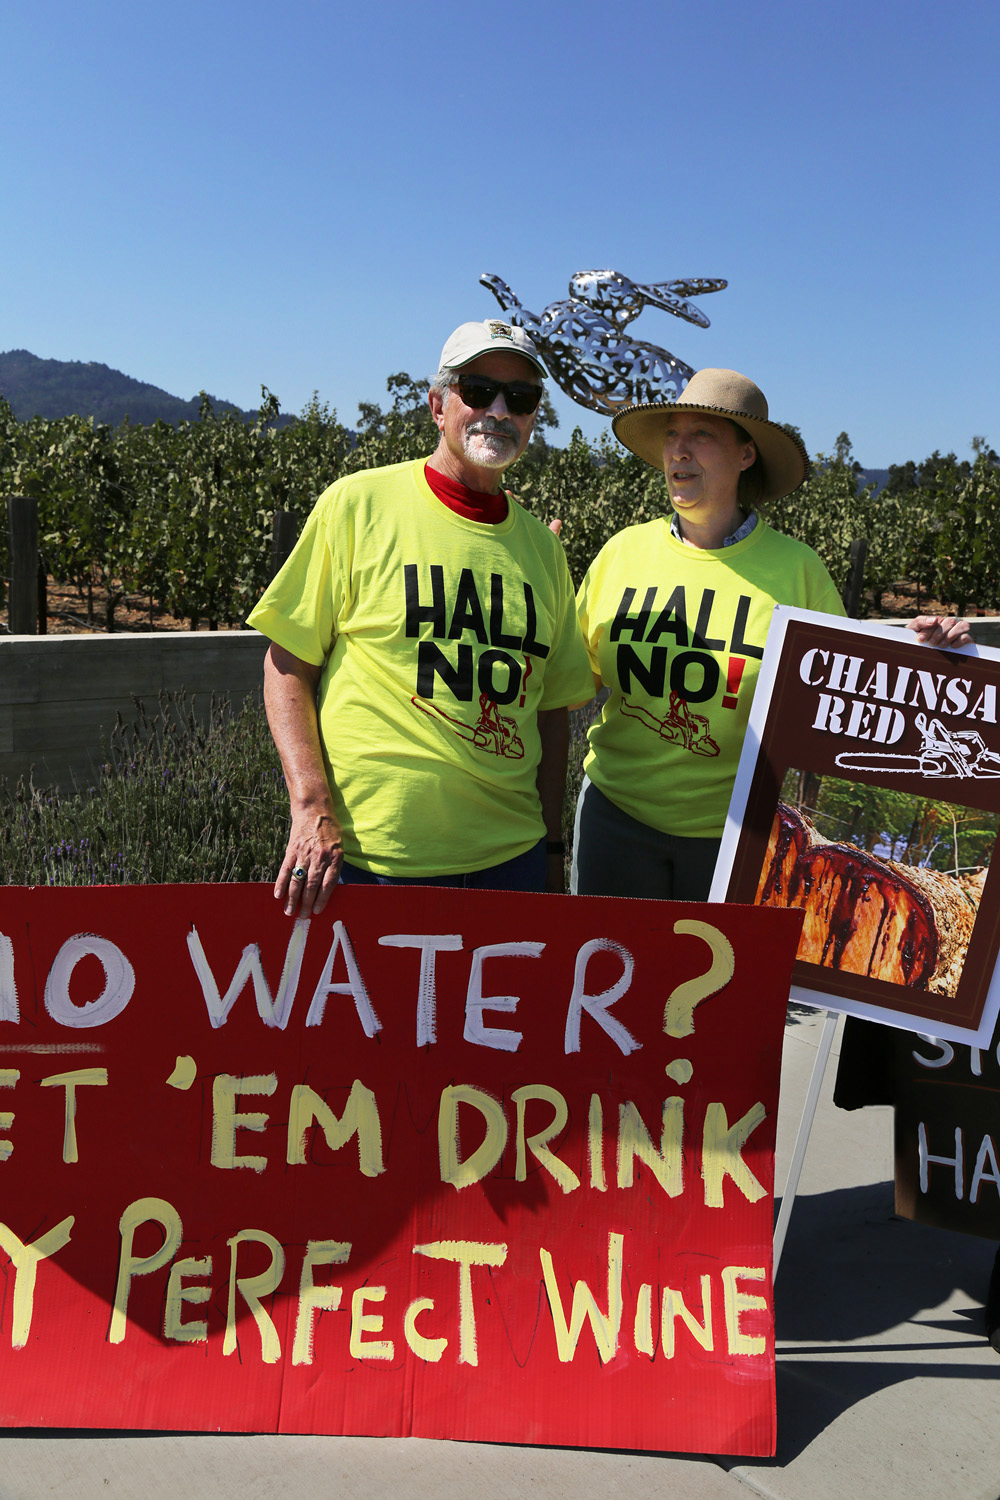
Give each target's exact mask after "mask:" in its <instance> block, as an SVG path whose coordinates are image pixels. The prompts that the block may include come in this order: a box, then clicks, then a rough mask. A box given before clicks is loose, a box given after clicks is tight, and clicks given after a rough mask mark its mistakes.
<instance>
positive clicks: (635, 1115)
mask: <svg viewBox="0 0 1000 1500" xmlns="http://www.w3.org/2000/svg"><path fill="white" fill-rule="evenodd" d="M683 1135H684V1100H683V1099H681V1098H680V1097H679V1096H677V1095H674V1096H673V1097H672V1098H670V1099H664V1101H663V1116H662V1121H661V1125H660V1148H659V1150H657V1149H656V1147H655V1146H654V1145H653V1142H652V1140H651V1138H650V1134H649V1131H648V1130H647V1129H646V1124H645V1121H644V1120H643V1118H642V1116H641V1115H640V1113H639V1111H638V1109H637V1108H636V1106H635V1105H634V1104H633V1103H632V1100H631V1099H626V1100H625V1102H624V1104H620V1105H619V1107H618V1186H619V1187H620V1188H630V1187H631V1186H632V1181H633V1175H634V1163H635V1159H636V1157H638V1158H639V1160H640V1161H641V1162H643V1163H644V1164H645V1165H646V1166H647V1167H648V1168H649V1170H650V1171H651V1172H652V1174H653V1176H654V1177H655V1178H656V1180H657V1182H658V1183H659V1184H660V1187H661V1188H662V1189H663V1191H664V1192H665V1193H666V1194H667V1196H668V1197H669V1198H676V1197H677V1195H678V1193H680V1192H681V1191H682V1190H683V1187H684V1176H683V1158H682V1155H681V1142H682V1138H683Z"/></svg>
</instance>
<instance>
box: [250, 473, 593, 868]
mask: <svg viewBox="0 0 1000 1500" xmlns="http://www.w3.org/2000/svg"><path fill="white" fill-rule="evenodd" d="M249 623H250V624H251V625H253V626H254V627H255V628H256V629H257V630H259V631H261V632H262V633H263V634H264V635H266V636H268V637H269V638H270V639H271V640H272V641H275V642H277V644H278V645H279V646H283V647H284V648H285V649H286V650H288V651H290V652H292V653H293V655H295V656H298V657H300V658H301V659H302V660H303V661H307V662H311V663H312V664H313V665H314V666H321V665H322V667H323V673H322V677H321V680H320V689H319V699H318V704H319V723H320V733H321V735H322V740H323V752H324V756H325V758H326V763H327V771H328V774H329V776H330V781H331V786H332V789H333V796H334V803H335V806H336V810H337V816H338V817H339V819H340V822H341V825H342V828H343V833H344V853H345V856H346V858H347V859H348V860H349V861H350V862H351V863H352V864H355V865H358V866H360V867H361V868H362V869H365V870H371V871H373V872H374V873H375V874H377V875H398V876H413V875H455V874H461V873H463V872H466V871H473V870H481V869H486V868H487V867H489V866H491V865H495V864H500V863H501V862H502V861H504V860H507V859H512V858H514V857H515V856H516V855H518V854H523V853H525V852H526V851H527V850H528V849H530V848H531V847H532V845H533V844H535V843H537V841H538V840H539V839H540V838H542V837H543V835H544V833H545V827H544V823H543V821H542V815H541V805H540V803H539V799H538V793H537V791H536V788H535V774H536V772H537V769H538V762H539V759H540V755H541V744H540V741H539V736H538V724H537V717H536V716H537V712H538V710H539V709H554V708H564V707H566V706H567V705H568V704H570V703H575V702H579V700H580V699H581V698H585V697H588V696H589V695H590V694H591V692H592V691H593V683H592V679H591V674H590V669H589V666H588V664H587V655H586V651H585V649H584V645H583V640H582V638H581V635H580V629H579V625H578V622H577V617H576V609H575V606H574V600H573V585H572V583H571V581H570V576H569V570H568V568H567V566H566V560H565V557H564V556H563V551H562V548H561V546H560V545H559V542H558V540H557V538H556V537H554V536H553V535H552V533H551V532H550V531H549V529H548V528H547V527H546V526H544V525H543V524H542V523H541V522H540V521H538V520H536V519H535V518H534V517H533V516H531V515H529V514H528V513H527V512H526V511H525V510H523V509H522V507H521V506H519V505H518V504H517V503H516V501H514V500H512V499H510V500H509V503H508V511H507V517H506V520H504V521H501V522H500V523H499V524H498V525H496V526H490V525H485V524H483V523H482V522H479V521H470V520H466V519H465V518H464V517H463V516H459V515H456V514H455V512H454V511H451V510H449V509H448V508H447V506H445V505H442V503H441V502H440V501H439V500H438V499H437V498H436V497H435V495H434V494H433V492H432V491H431V489H430V487H429V485H428V484H427V481H426V479H425V477H424V460H423V459H420V460H418V461H417V462H408V463H404V464H394V465H392V466H391V467H389V468H385V469H369V470H365V471H362V472H360V473H357V474H352V475H349V476H348V477H347V478H346V479H342V480H339V481H338V482H337V483H336V484H334V485H332V486H331V487H330V488H329V489H328V490H326V491H324V493H323V494H322V495H321V496H320V498H319V500H318V501H317V502H316V506H315V509H314V510H313V512H312V515H311V516H310V517H309V520H308V521H307V522H306V525H305V527H304V528H303V531H302V535H301V537H300V538H299V541H298V543H297V545H296V547H295V550H294V552H293V553H292V555H291V557H290V558H289V559H288V562H287V563H286V564H285V566H284V567H283V568H282V570H281V572H280V573H279V574H278V575H277V577H276V578H275V579H274V580H273V582H272V583H271V584H270V586H269V588H268V589H267V590H266V592H265V594H264V596H263V598H262V599H261V601H260V603H259V604H258V605H257V607H256V608H255V609H254V611H253V613H252V614H251V615H250V620H249Z"/></svg>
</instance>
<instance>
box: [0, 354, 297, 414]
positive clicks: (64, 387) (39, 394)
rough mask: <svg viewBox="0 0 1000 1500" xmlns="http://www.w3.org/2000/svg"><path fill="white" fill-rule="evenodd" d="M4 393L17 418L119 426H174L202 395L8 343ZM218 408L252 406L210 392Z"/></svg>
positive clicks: (1, 365) (0, 361)
mask: <svg viewBox="0 0 1000 1500" xmlns="http://www.w3.org/2000/svg"><path fill="white" fill-rule="evenodd" d="M0 396H3V397H4V399H5V400H7V401H9V402H10V405H11V408H12V409H13V412H14V415H15V416H16V417H17V419H18V421H21V422H24V421H27V420H28V419H29V418H30V417H47V418H50V419H51V418H55V417H68V416H80V417H93V419H94V421H95V422H106V423H107V424H108V425H109V426H110V427H117V426H118V425H119V423H121V422H124V420H125V418H126V417H128V419H129V421H130V422H132V423H135V424H140V425H142V426H149V425H151V424H152V423H153V422H156V421H158V420H162V421H164V422H169V423H170V424H171V425H172V426H176V425H177V423H178V422H191V421H195V420H197V417H198V411H199V408H200V407H201V397H200V396H193V397H192V398H191V400H190V401H182V400H181V398H180V397H179V396H171V395H170V393H169V391H163V390H161V389H160V387H159V386H156V385H150V384H148V382H146V381H144V380H134V379H133V378H132V376H131V375H123V374H122V372H121V371H120V370H112V369H111V368H110V366H109V365H102V364H98V363H97V361H96V360H88V361H84V360H79V359H39V357H38V356H37V355H36V354H31V353H29V351H28V350H27V349H10V350H8V351H7V353H6V354H0ZM209 400H210V401H211V403H212V405H213V407H214V408H215V410H216V411H217V412H224V411H232V412H236V413H238V414H239V415H240V416H241V417H243V418H244V420H246V421H252V420H253V418H254V416H255V415H256V414H255V413H254V412H244V411H242V410H241V409H240V408H239V407H238V406H236V405H235V404H234V403H233V402H232V401H222V400H219V399H217V398H216V397H215V396H210V397H209ZM291 420H292V418H291V417H290V416H282V417H279V418H278V422H277V425H278V426H284V425H285V423H287V422H290V421H291Z"/></svg>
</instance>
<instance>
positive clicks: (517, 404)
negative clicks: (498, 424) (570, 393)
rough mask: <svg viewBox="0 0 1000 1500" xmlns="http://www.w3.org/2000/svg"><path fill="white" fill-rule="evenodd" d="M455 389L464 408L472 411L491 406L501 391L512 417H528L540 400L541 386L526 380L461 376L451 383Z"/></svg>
mask: <svg viewBox="0 0 1000 1500" xmlns="http://www.w3.org/2000/svg"><path fill="white" fill-rule="evenodd" d="M455 387H457V388H458V394H459V395H460V396H461V398H462V400H463V401H464V402H465V404H466V406H471V407H472V409H473V411H483V410H484V409H485V408H486V407H487V406H492V405H493V403H494V401H495V400H496V399H497V396H498V395H499V394H500V392H501V391H502V392H503V399H504V403H505V405H506V407H507V410H508V411H509V412H510V414H511V416H513V417H527V416H530V415H531V413H532V412H533V411H537V409H538V403H539V401H541V399H542V388H541V386H540V385H532V384H531V382H530V381H527V380H491V379H490V377H489V376H488V375H462V376H460V377H459V378H458V380H456V381H454V382H453V386H452V388H453V389H454V388H455Z"/></svg>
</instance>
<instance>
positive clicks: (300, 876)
mask: <svg viewBox="0 0 1000 1500" xmlns="http://www.w3.org/2000/svg"><path fill="white" fill-rule="evenodd" d="M305 878H306V872H305V870H303V868H302V866H301V865H296V866H295V869H294V870H293V871H292V879H293V880H305Z"/></svg>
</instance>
